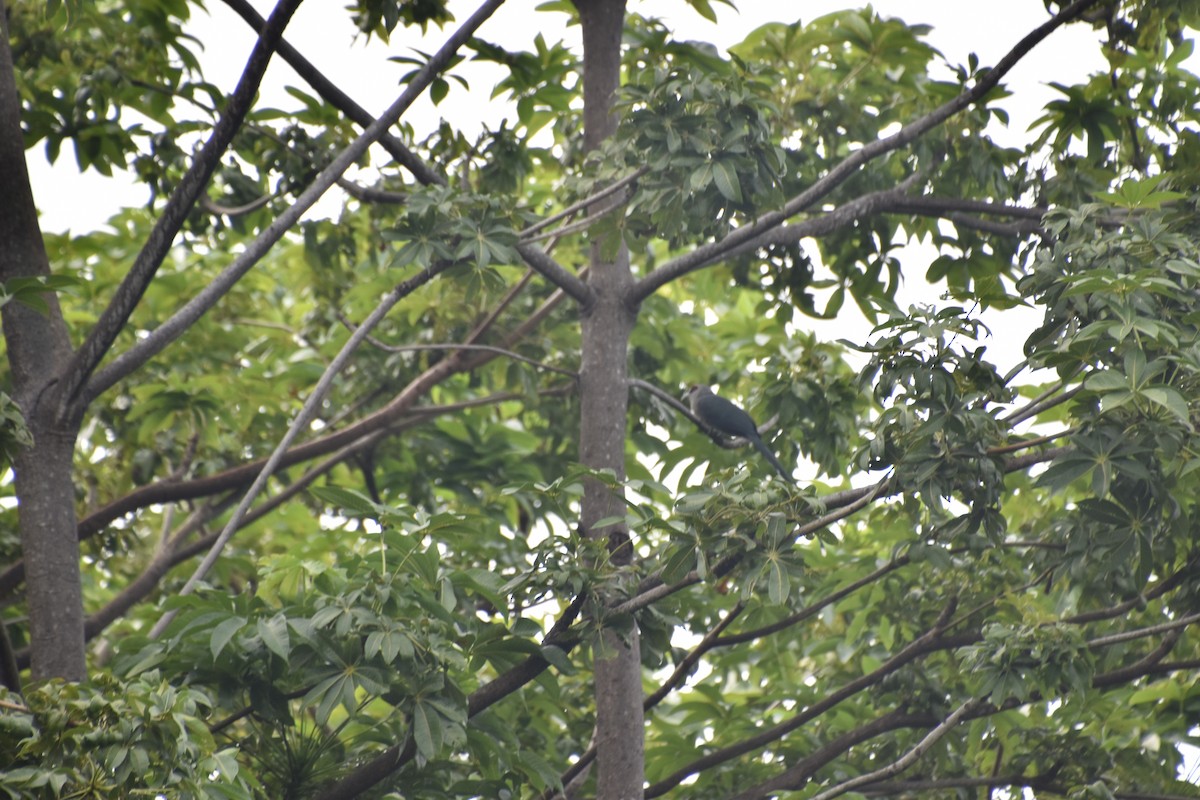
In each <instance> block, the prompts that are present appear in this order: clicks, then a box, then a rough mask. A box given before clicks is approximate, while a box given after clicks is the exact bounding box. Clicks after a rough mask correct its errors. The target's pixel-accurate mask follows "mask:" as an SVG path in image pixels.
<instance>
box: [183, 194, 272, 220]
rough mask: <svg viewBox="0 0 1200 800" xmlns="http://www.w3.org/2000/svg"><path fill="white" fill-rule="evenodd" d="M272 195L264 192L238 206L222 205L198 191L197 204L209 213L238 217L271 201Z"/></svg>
mask: <svg viewBox="0 0 1200 800" xmlns="http://www.w3.org/2000/svg"><path fill="white" fill-rule="evenodd" d="M273 197H274V195H269V194H264V195H262V196H260V197H256V198H254V199H253V200H251V201H250V202H249V203H243V204H242V205H240V206H223V205H221V204H220V203H218V202H217V201H216V200H213V199H212V198H211V197H209V196H208V195H206V194H204V193H203V192H201V193H200V199H199V200H198V201H197V204H198V205H199V206H200V208H202V209H204V210H205V211H207V212H208V213H210V214H215V215H217V216H224V217H240V216H241V215H242V214H249V213H250V212H251V211H258V210H259V209H260V208H262V207H263V206H265V205H266V204H267V203H269V202H271V200H272V199H273Z"/></svg>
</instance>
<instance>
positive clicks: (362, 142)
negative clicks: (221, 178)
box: [82, 0, 561, 405]
mask: <svg viewBox="0 0 1200 800" xmlns="http://www.w3.org/2000/svg"><path fill="white" fill-rule="evenodd" d="M503 3H504V0H484V2H483V4H482V5H480V7H479V8H478V9H477V10H476V11H475V13H474V14H472V15H471V17H470V18H469V19H468V20H467V21H466V22H465V23H463V25H462V26H461V27H459V28H458V30H456V31H455V32H454V33H453V34H452V35H451V36H450V37H449V38H448V39H447V40H446V43H445V44H444V45H442V47H441V48H439V49H438V51H437V52H436V53H435V54H434V55H433V57H431V58H430V59H429V61H428V62H427V63H426V64H425V66H423V67H422V68H421V69H420V71H419V72H418V73H417V75H416V76H415V77H414V78H413V79H412V81H411V82H410V83H409V84H408V85H407V86H406V87H405V88H404V91H403V92H402V93H401V95H400V97H399V98H397V99H396V101H395V102H394V103H392V105H391V106H389V107H388V109H387V111H385V112H384V113H383V114H382V115H381V116H380V117H379V119H377V120H375V121H374V122H372V123H371V124H370V125H369V126H368V127H367V129H366V130H365V131H363V133H362V134H360V135H359V136H358V137H357V138H356V139H355V140H354V141H353V142H351V143H350V144H349V145H348V146H347V147H345V148H344V149H343V150H342V152H341V153H339V154H338V155H337V157H336V158H334V159H333V161H332V162H331V163H330V164H329V166H328V167H326V168H325V169H323V170H321V172H320V174H318V175H317V177H316V178H315V179H314V180H313V182H312V184H310V185H309V187H308V188H307V189H305V190H304V191H303V192H302V193H301V194H300V196H299V197H297V198H296V202H295V203H293V204H292V205H291V206H289V207H288V209H287V210H286V211H284V212H283V213H282V214H280V215H279V217H278V218H277V219H275V221H274V222H272V223H271V224H270V225H268V226H267V228H266V229H265V230H263V232H262V233H261V234H259V236H258V237H257V238H256V239H255V240H254V241H253V242H251V243H250V244H249V245H248V246H247V247H246V249H245V250H244V251H242V253H241V254H239V255H238V257H237V258H236V259H235V260H234V262H233V263H232V264H230V265H229V266H228V267H226V268H225V269H224V270H223V271H222V272H221V274H220V275H218V276H217V277H216V278H215V279H214V280H213V281H212V283H210V284H209V285H208V286H207V287H205V288H204V289H203V290H202V291H201V292H200V293H199V294H197V295H196V296H195V297H193V298H192V299H191V300H189V301H188V302H187V303H186V304H184V306H183V308H181V309H179V311H177V312H176V313H175V314H173V315H172V316H171V317H170V318H169V319H167V320H166V321H165V322H164V323H163V324H162V325H160V326H159V327H157V328H155V329H154V331H152V332H151V333H150V334H149V335H148V336H146V337H145V338H144V339H142V340H141V341H139V342H138V343H137V344H136V345H134V346H133V347H131V348H130V349H129V350H127V351H125V352H124V353H122V354H121V355H120V356H118V357H117V358H115V359H114V360H113V361H112V363H110V364H109V365H108V366H107V367H106V368H104V369H103V370H101V371H100V372H98V373H97V374H96V375H95V377H94V378H93V379H92V380H91V382H90V383H89V384H88V388H87V392H86V393H85V395H84V397H83V400H82V402H83V403H84V404H85V405H86V403H87V402H90V401H91V400H92V399H93V398H95V397H96V396H97V395H99V394H100V393H102V392H104V391H105V390H107V389H108V388H109V387H111V386H112V385H113V384H114V383H116V382H117V381H119V380H121V379H122V378H124V377H125V376H126V375H128V374H130V373H131V372H133V371H134V370H135V369H137V368H138V367H140V366H141V365H142V364H144V363H146V361H148V360H149V359H151V358H153V357H154V356H155V355H156V354H157V353H159V352H161V351H162V350H163V349H164V348H165V347H166V346H167V345H169V344H170V343H171V342H173V341H174V340H175V339H177V338H179V336H181V335H182V334H183V332H184V331H185V330H187V329H188V328H189V327H190V326H191V325H192V324H193V323H195V322H196V321H197V320H198V319H199V318H200V317H201V316H203V315H204V314H205V312H207V311H208V310H209V309H210V308H212V307H213V306H214V305H215V304H216V303H217V302H218V301H219V300H220V299H221V298H222V297H223V296H224V295H225V294H226V293H227V292H228V291H229V290H230V289H231V288H232V287H233V286H234V284H236V283H237V282H238V281H239V280H240V279H241V278H242V276H243V275H245V274H246V273H247V272H248V271H249V270H250V269H251V268H252V267H253V266H254V265H255V264H256V263H257V262H258V261H259V259H261V258H262V257H263V255H265V254H266V252H267V251H268V250H269V249H270V248H271V247H272V246H274V244H275V243H276V242H277V241H279V239H281V238H282V237H283V235H284V234H285V233H286V232H287V231H288V230H290V229H291V228H292V226H293V225H295V224H296V222H297V221H298V220H299V219H300V217H301V216H302V215H303V214H304V212H306V211H307V210H308V209H309V208H310V207H311V206H312V205H313V204H314V203H315V202H316V201H317V200H318V199H319V198H320V197H321V195H322V194H324V193H325V191H326V190H327V189H328V188H329V187H330V186H332V185H333V184H334V183H335V182H336V181H337V179H338V178H340V177H341V175H342V173H343V172H345V171H346V169H347V168H348V167H349V166H350V165H351V164H353V163H354V162H355V161H357V160H358V158H359V157H361V156H362V154H363V153H364V152H366V150H367V148H368V147H369V146H370V145H371V144H372V143H373V142H374V141H376V140H377V139H378V138H379V137H380V136H381V135H382V134H383V133H384V131H386V130H387V129H388V128H390V127H391V126H392V125H394V124H395V122H396V121H397V120H398V119H399V118H400V116H401V115H402V114H403V113H404V112H405V111H406V110H407V109H408V107H409V106H410V105H412V103H413V101H415V100H416V99H417V97H419V96H420V95H421V93H422V92H424V91H425V89H426V87H428V85H429V84H430V83H431V82H432V81H433V79H434V78H435V77H437V75H438V74H439V73H440V72H441V71H442V70H443V69H445V68H446V67H447V66H448V65H449V63H450V61H451V60H452V59H453V58H454V55H455V54H456V53H457V52H458V49H459V48H460V47H462V45H463V44H465V43H466V41H467V40H468V39H469V38H470V37H471V36H472V35H473V34H474V32H475V30H476V29H477V28H478V27H479V26H480V25H482V24H483V23H484V21H485V20H487V18H488V17H490V16H491V15H492V13H494V12H495V10H496V9H497V8H499V7H500V6H501V5H502V4H503ZM555 266H557V265H555ZM560 269H561V268H560ZM143 288H144V287H143ZM139 296H140V295H139ZM114 336H115V334H114Z"/></svg>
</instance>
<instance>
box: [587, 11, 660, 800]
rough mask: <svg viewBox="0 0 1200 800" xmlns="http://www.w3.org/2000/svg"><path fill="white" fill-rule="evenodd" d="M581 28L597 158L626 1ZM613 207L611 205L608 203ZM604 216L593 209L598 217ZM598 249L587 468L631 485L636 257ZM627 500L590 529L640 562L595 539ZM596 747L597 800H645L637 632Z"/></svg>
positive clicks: (606, 704)
mask: <svg viewBox="0 0 1200 800" xmlns="http://www.w3.org/2000/svg"><path fill="white" fill-rule="evenodd" d="M576 7H577V8H578V9H579V16H580V21H581V23H582V26H583V62H584V68H583V96H584V140H585V144H586V146H587V148H588V149H589V150H590V149H592V148H595V147H597V146H598V145H599V144H600V142H602V141H603V140H604V139H605V138H606V137H608V136H609V135H610V134H611V133H612V131H613V129H614V128H615V126H616V118H615V117H614V116H613V112H612V103H613V93H614V91H615V90H616V88H617V84H618V80H619V78H620V66H621V31H622V28H623V25H624V19H625V0H576ZM609 202H612V201H609ZM596 210H598V209H591V210H590V211H591V212H594V211H596ZM602 247H603V244H602V243H593V245H592V253H591V268H590V270H589V273H588V282H589V285H590V286H591V288H592V290H593V292H594V293H595V300H594V302H593V303H592V304H591V306H590V307H588V308H585V309H583V312H582V313H583V320H582V330H583V353H582V363H581V368H580V380H579V386H580V393H581V417H582V418H581V421H580V460H581V461H582V462H583V463H584V464H585V465H587V466H588V467H591V468H593V469H609V470H612V471H613V472H614V473H615V474H616V476H617V477H618V478H619V479H624V477H625V431H626V418H627V410H628V405H629V389H628V385H627V358H628V351H629V336H630V332H631V331H632V330H633V325H634V322H635V320H636V318H637V310H636V309H635V308H631V307H629V306H628V305H627V303H626V292H627V289H628V287H629V285H630V284H631V283H632V275H631V273H630V270H629V252H628V251H627V250H626V249H625V247H624V246H621V247H620V248H619V249H618V250H617V252H616V255H615V256H614V257H613V258H611V259H605V258H604V256H603V254H602ZM624 512H625V504H624V499H623V498H622V497H621V496H620V495H619V494H615V493H613V492H611V491H609V490H608V488H606V487H605V486H604V485H603V484H601V483H599V482H598V481H589V482H588V485H587V487H586V490H585V493H584V497H583V520H582V522H583V529H584V530H585V531H586V532H587V535H588V536H590V537H593V538H598V539H603V540H605V541H606V543H607V544H608V547H609V551H610V553H611V554H612V557H613V558H614V560H618V561H625V562H628V561H629V560H630V559H631V558H632V556H633V550H632V547H631V546H630V544H629V537H628V532H627V531H626V530H625V529H624V527H623V526H619V525H615V526H608V527H606V528H603V529H596V527H595V523H596V522H597V521H599V520H601V519H603V518H605V517H613V516H617V517H620V516H623V515H624ZM595 689H596V747H597V759H596V761H597V784H598V788H597V795H596V796H597V798H598V800H633V799H634V798H640V797H642V787H643V783H644V774H645V765H644V759H643V717H642V680H641V654H640V648H639V645H638V632H637V628H636V627H634V628H633V629H631V630H628V631H621V632H618V631H614V630H606V631H605V632H604V634H603V636H602V641H601V642H600V643H599V647H598V649H597V653H596V687H595Z"/></svg>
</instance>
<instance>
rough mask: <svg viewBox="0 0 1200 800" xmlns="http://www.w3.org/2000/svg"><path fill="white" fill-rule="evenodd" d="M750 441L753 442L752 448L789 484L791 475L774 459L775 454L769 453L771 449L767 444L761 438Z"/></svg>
mask: <svg viewBox="0 0 1200 800" xmlns="http://www.w3.org/2000/svg"><path fill="white" fill-rule="evenodd" d="M751 441H753V443H754V446H755V447H757V448H758V451H759V452H760V453H762V454H763V457H764V458H766V459H767V461H770V462H771V466H772V467H774V468H775V471H776V472H778V473H779V474H780V476H781V477H782V478H783V479H784V480H785V481H787V482H788V483H791V482H792V476H791V474H790V473H789V472H788V471H787V470H786V469H784V468H783V464H780V463H779V459H778V458H776V457H775V454H774V453H772V452H771V448H769V447H767V443H766V442H764V441H763V440H762V439H761V438H758V439H753V440H751Z"/></svg>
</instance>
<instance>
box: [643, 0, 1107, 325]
mask: <svg viewBox="0 0 1200 800" xmlns="http://www.w3.org/2000/svg"><path fill="white" fill-rule="evenodd" d="M1097 2H1099V0H1076V2H1074V3H1072V4H1071V5H1070V6H1069V7H1067V8H1065V9H1063V10H1062V11H1061V12H1059V13H1058V14H1056V15H1055V16H1053V17H1052V18H1051V19H1050V20H1049V21H1047V22H1045V23H1044V24H1042V25H1039V26H1038V27H1037V28H1035V29H1034V30H1033V31H1032V32H1031V33H1029V34H1028V35H1026V36H1025V37H1024V38H1022V39H1021V41H1019V42H1018V43H1017V44H1016V45H1015V46H1014V47H1013V48H1012V49H1011V50H1009V52H1008V53H1007V54H1006V55H1005V56H1004V57H1003V58H1001V59H1000V61H999V63H997V64H996V66H995V67H994V68H992V69H991V70H990V71H989V72H988V73H987V74H986V75H985V76H983V77H982V78H981V79H980V80H979V81H978V82H976V84H975V85H974V86H973V87H971V88H970V89H968V90H966V91H964V92H962V93H961V94H959V95H958V96H957V97H955V98H954V99H953V100H950V101H948V102H946V103H944V104H942V105H941V106H939V107H938V108H936V109H934V110H933V111H931V112H930V113H928V114H926V115H925V116H923V117H921V118H920V119H918V120H915V121H913V122H910V123H909V124H907V125H905V126H904V127H902V128H901V129H900V130H899V131H897V132H896V133H894V134H892V135H891V136H888V137H885V138H883V139H877V140H876V141H873V142H869V143H868V144H866V145H865V146H863V147H862V148H861V149H859V150H856V151H855V152H853V153H851V154H850V155H849V156H847V157H846V158H845V159H843V160H842V161H841V162H840V163H839V164H838V165H837V166H835V167H834V168H833V169H831V170H830V171H829V172H828V173H826V174H825V175H824V176H823V177H822V178H820V179H819V180H817V181H816V182H815V183H814V184H813V185H812V186H810V187H809V188H808V189H806V190H805V191H803V192H801V193H800V194H798V195H796V196H795V197H793V198H792V199H791V200H789V201H788V202H787V203H785V204H784V206H783V208H782V209H780V210H779V211H773V212H769V213H766V214H763V215H761V216H759V217H758V218H756V219H755V220H754V221H753V222H751V223H749V224H747V225H745V226H744V227H741V228H738V229H736V230H734V231H732V232H731V233H729V234H728V235H727V236H725V237H724V238H723V239H721V240H719V241H716V242H712V243H710V244H705V245H701V246H700V247H697V248H696V249H695V250H693V251H692V252H690V253H688V254H686V255H684V256H681V257H679V258H676V259H672V260H671V261H668V262H667V263H665V264H663V265H662V266H660V267H658V268H657V269H655V270H654V271H653V272H651V273H650V274H648V275H646V276H645V277H644V278H642V279H641V280H640V281H638V282H637V283H635V284H634V285H633V286H632V287H631V288H630V291H629V295H628V298H629V302H630V303H631V304H637V303H640V302H641V301H642V300H644V299H645V298H646V297H648V296H649V295H651V294H653V293H654V292H655V291H657V290H658V289H659V288H660V287H662V286H663V285H665V284H667V283H669V282H670V281H673V280H675V279H676V278H679V277H680V276H682V275H685V274H687V273H688V272H691V271H692V270H695V269H699V268H700V267H702V266H704V265H706V264H710V263H713V262H714V261H716V260H718V259H720V258H724V257H726V256H727V255H728V254H729V253H730V252H732V251H733V250H735V249H736V248H738V247H739V246H741V245H744V244H746V243H747V242H750V241H752V240H754V239H756V238H758V237H759V236H761V235H762V234H763V233H764V232H766V231H768V230H770V229H772V228H776V227H778V226H779V225H781V224H782V223H783V222H784V221H786V220H788V219H790V218H791V217H793V216H795V215H796V214H798V213H800V212H801V211H804V210H805V209H807V208H810V207H811V206H812V205H813V204H814V203H816V202H817V201H818V200H820V199H821V198H823V197H825V196H826V195H828V194H829V193H830V192H832V191H833V190H834V189H836V188H837V187H838V186H840V185H841V184H842V183H843V182H845V181H846V180H847V179H848V178H849V177H850V176H851V175H853V174H854V173H855V172H856V171H857V170H858V169H859V168H860V167H861V166H863V165H864V164H866V163H868V162H870V161H872V160H873V159H875V158H878V157H879V156H881V155H884V154H885V153H890V152H892V151H893V150H898V149H899V148H901V147H904V146H905V145H908V144H910V143H911V142H913V141H915V140H916V139H918V138H919V137H921V136H922V135H924V134H925V133H927V132H928V131H930V130H932V129H933V128H935V127H937V126H938V125H941V124H942V123H943V122H945V121H946V120H947V119H949V118H950V117H952V116H953V115H955V114H957V113H958V112H960V111H962V110H963V109H964V108H966V107H967V106H969V105H971V104H973V103H975V102H977V101H979V100H981V99H982V98H983V97H984V96H986V95H987V94H988V92H990V91H991V90H992V89H994V88H995V87H996V86H997V85H998V84H999V83H1000V80H1001V78H1003V77H1004V76H1005V75H1006V74H1008V72H1009V71H1010V70H1011V69H1012V68H1013V66H1014V65H1015V64H1016V63H1017V62H1018V61H1020V60H1021V59H1022V58H1023V57H1024V56H1025V54H1026V53H1028V52H1029V51H1030V50H1032V49H1033V47H1034V46H1035V45H1036V44H1038V43H1039V42H1040V41H1042V40H1043V39H1045V38H1046V37H1047V36H1049V35H1050V34H1051V33H1052V32H1054V30H1055V29H1057V28H1059V27H1060V26H1062V25H1063V24H1065V23H1067V22H1070V21H1071V20H1073V19H1075V18H1076V17H1078V16H1079V15H1080V14H1082V13H1083V12H1084V10H1086V9H1087V8H1088V7H1089V6H1092V5H1095V4H1096V3H1097Z"/></svg>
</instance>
